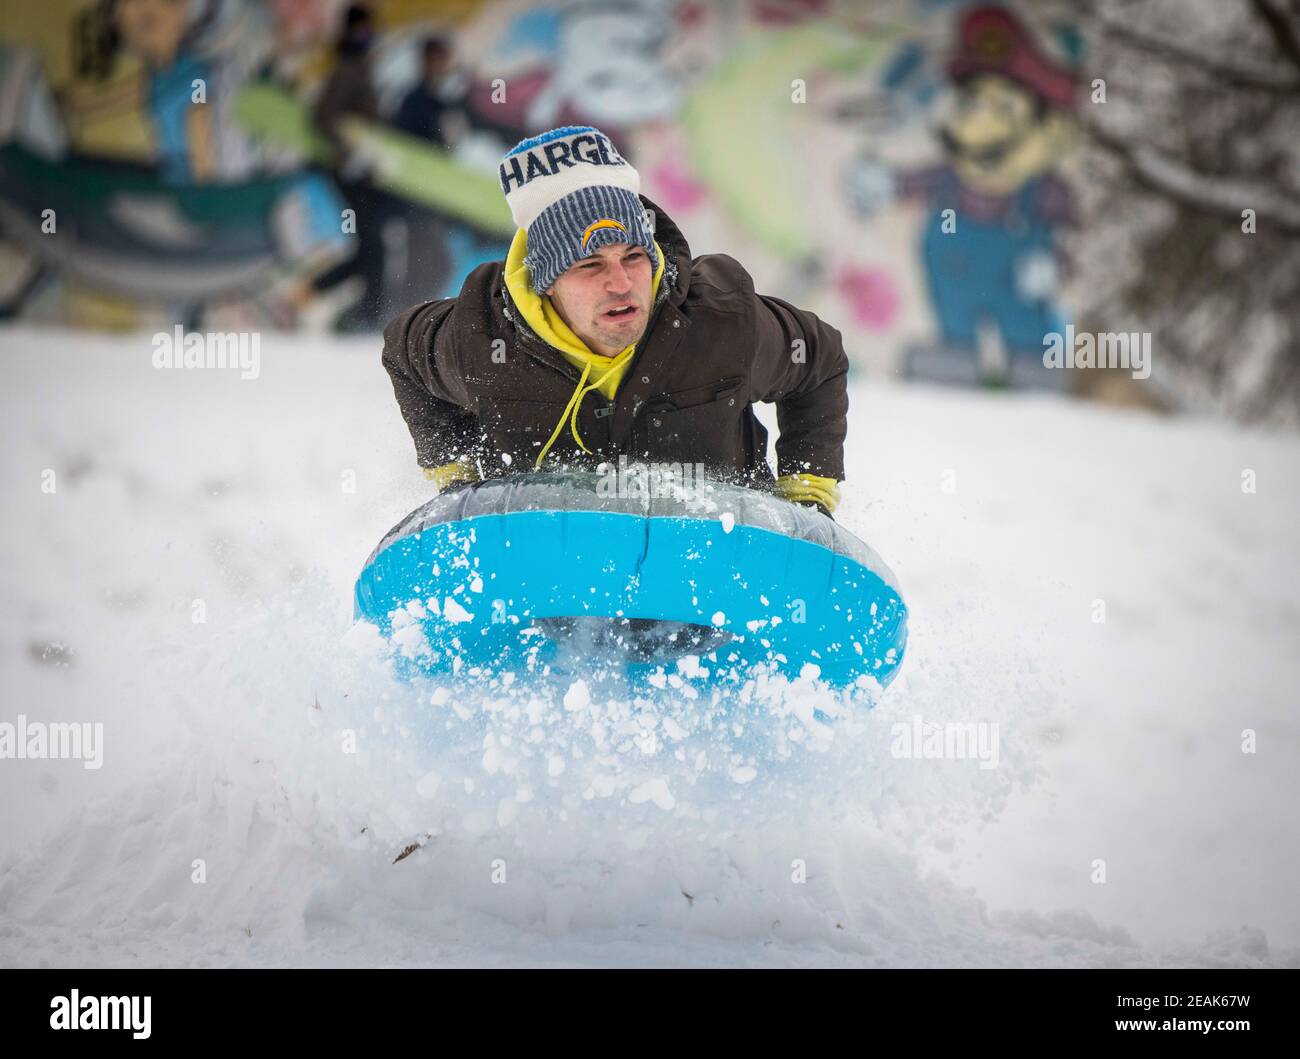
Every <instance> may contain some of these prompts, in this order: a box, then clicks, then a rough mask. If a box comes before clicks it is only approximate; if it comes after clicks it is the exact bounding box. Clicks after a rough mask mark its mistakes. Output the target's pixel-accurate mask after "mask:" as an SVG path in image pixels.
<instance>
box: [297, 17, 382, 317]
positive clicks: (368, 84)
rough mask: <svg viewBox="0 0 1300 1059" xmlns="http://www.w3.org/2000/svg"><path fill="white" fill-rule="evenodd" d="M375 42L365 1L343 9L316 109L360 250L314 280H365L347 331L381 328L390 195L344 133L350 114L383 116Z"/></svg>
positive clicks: (323, 285) (328, 285)
mask: <svg viewBox="0 0 1300 1059" xmlns="http://www.w3.org/2000/svg"><path fill="white" fill-rule="evenodd" d="M373 41H374V19H373V16H372V15H371V12H370V8H369V7H368V6H367V5H365V4H351V5H349V6H348V8H347V10H346V11H344V13H343V26H342V30H341V32H340V34H339V39H338V44H337V48H336V52H337V59H336V62H335V66H334V69H333V70H332V71H331V73H330V75H329V79H328V80H327V81H326V82H325V87H324V89H323V90H322V92H321V94H320V97H319V99H317V101H316V106H315V108H314V109H313V111H312V118H313V120H314V121H315V124H316V128H317V129H318V130H319V131H320V133H321V135H322V136H324V137H325V139H326V140H327V141H328V142H329V144H330V147H331V148H332V150H333V172H334V177H335V179H336V180H337V181H338V185H339V190H340V191H341V192H342V193H343V197H344V198H345V199H346V200H347V203H348V208H349V209H351V210H352V211H353V219H354V222H355V225H356V229H355V234H356V253H355V254H354V255H353V256H352V257H351V258H350V259H348V260H347V261H344V262H341V263H340V264H339V265H337V266H335V267H334V268H332V269H330V270H329V271H328V272H325V273H322V274H321V275H320V276H318V277H317V278H316V279H315V280H314V281H313V283H312V284H311V289H312V290H314V291H316V292H317V293H320V292H323V291H328V290H330V289H332V288H334V287H336V286H338V285H339V284H340V283H342V282H344V281H345V280H347V279H350V278H351V277H353V276H357V277H359V278H360V279H361V281H362V284H363V288H362V293H361V297H360V299H359V300H358V301H357V302H356V303H355V304H354V305H352V306H351V307H350V308H349V309H348V310H347V311H346V312H344V313H343V314H342V315H341V316H340V317H339V319H338V321H337V322H336V327H337V328H338V329H339V330H344V331H350V330H373V329H377V328H378V326H379V323H380V314H381V311H382V309H381V304H380V295H381V292H382V288H383V280H384V241H383V222H384V216H385V212H386V202H385V196H384V195H383V193H382V192H380V191H378V190H377V189H376V188H375V187H374V186H373V185H372V184H371V181H370V172H369V163H367V162H366V160H365V159H364V158H361V157H360V156H359V155H358V154H357V153H356V152H354V151H352V150H351V149H350V148H349V147H348V145H347V143H346V141H345V140H344V137H343V136H342V133H341V126H342V123H343V120H344V119H345V118H349V117H351V118H362V119H366V120H370V121H378V120H379V102H378V98H377V96H376V93H375V87H374V81H373V79H372V75H371V70H370V47H371V44H372V43H373Z"/></svg>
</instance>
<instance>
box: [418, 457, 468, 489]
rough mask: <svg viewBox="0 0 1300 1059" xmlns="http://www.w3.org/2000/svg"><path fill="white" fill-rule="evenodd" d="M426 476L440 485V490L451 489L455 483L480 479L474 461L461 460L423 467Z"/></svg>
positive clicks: (460, 483)
mask: <svg viewBox="0 0 1300 1059" xmlns="http://www.w3.org/2000/svg"><path fill="white" fill-rule="evenodd" d="M421 470H422V471H424V476H425V477H426V478H428V479H429V481H431V482H432V483H433V484H434V485H436V486H437V487H438V492H440V493H441V492H443V491H444V490H446V489H450V488H451V487H452V486H453V485H464V484H466V483H467V482H477V481H478V480H479V475H478V468H477V467H475V466H474V465H473V464H472V463H462V462H460V461H459V460H456V461H453V462H452V463H444V464H443V465H442V466H441V467H422V468H421Z"/></svg>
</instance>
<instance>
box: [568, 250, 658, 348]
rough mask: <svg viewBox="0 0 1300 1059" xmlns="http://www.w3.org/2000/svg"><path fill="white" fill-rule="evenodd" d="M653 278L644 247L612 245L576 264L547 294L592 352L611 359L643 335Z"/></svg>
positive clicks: (646, 323) (648, 313) (647, 321)
mask: <svg viewBox="0 0 1300 1059" xmlns="http://www.w3.org/2000/svg"><path fill="white" fill-rule="evenodd" d="M653 278H654V270H653V269H651V267H650V255H649V254H647V253H646V252H645V249H644V248H643V247H640V246H630V245H628V244H627V243H614V244H612V245H610V246H602V247H601V248H600V249H599V250H597V251H596V252H595V253H594V254H592V255H591V257H585V258H583V259H582V260H581V261H577V262H575V263H574V264H573V265H571V266H570V267H569V269H568V271H566V272H564V273H563V274H562V275H561V276H559V278H557V279H556V281H555V283H554V285H553V286H552V287H551V289H550V290H548V291H547V292H546V293H547V295H548V296H549V297H550V299H551V303H552V304H553V305H554V306H555V309H556V311H557V312H558V313H559V314H560V317H561V319H563V320H564V322H565V323H566V324H568V325H569V326H570V327H571V328H572V329H573V332H574V334H576V335H577V336H578V337H579V338H581V339H582V340H583V341H584V342H586V343H587V347H588V348H589V349H590V350H591V351H592V352H593V353H599V354H600V355H601V356H604V357H612V356H615V355H617V354H618V353H621V352H622V351H623V349H624V348H625V347H627V346H630V345H631V344H632V343H633V342H636V341H637V340H638V339H639V338H640V337H641V336H642V335H643V334H644V333H645V329H646V326H647V325H648V324H649V322H650V284H651V281H652V280H653Z"/></svg>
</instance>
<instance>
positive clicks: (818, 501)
mask: <svg viewBox="0 0 1300 1059" xmlns="http://www.w3.org/2000/svg"><path fill="white" fill-rule="evenodd" d="M776 495H777V496H779V497H781V499H783V500H789V501H790V502H792V503H795V504H802V505H803V506H804V507H815V508H817V510H818V511H820V512H821V513H822V514H823V515H825V516H826V517H827V518H832V517H833V514H832V513H833V512H834V511H835V508H836V507H838V506H839V502H840V483H839V482H837V481H836V480H835V479H834V478H821V477H818V476H817V475H815V474H783V475H782V476H781V477H780V478H778V479H777V480H776Z"/></svg>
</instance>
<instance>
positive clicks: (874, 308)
mask: <svg viewBox="0 0 1300 1059" xmlns="http://www.w3.org/2000/svg"><path fill="white" fill-rule="evenodd" d="M890 10H891V12H893V13H892V14H891V15H890V17H888V18H884V17H877V16H870V15H866V14H864V13H863V12H862V10H861V9H860V8H859V7H858V6H857V5H851V4H837V3H832V2H829V0H817V2H812V0H810V2H806V3H781V4H770V3H765V2H762V0H750V2H747V3H742V4H729V5H718V4H711V3H706V2H703V0H625V2H623V3H620V4H618V5H609V4H597V3H591V2H588V0H557V2H537V0H502V2H484V3H473V2H462V3H436V4H435V3H421V2H419V0H390V2H377V3H374V4H371V5H368V6H367V5H360V4H348V3H345V2H342V0H275V2H268V3H253V2H248V0H94V2H92V0H54V2H52V3H50V4H43V5H40V6H39V7H31V8H28V9H26V10H24V12H23V14H22V16H21V17H20V18H18V19H16V20H13V22H12V24H8V25H6V26H5V27H4V28H3V31H0V254H3V256H4V260H5V261H6V262H10V263H13V264H14V268H13V269H10V270H8V271H10V272H12V274H13V276H14V277H15V278H14V279H13V280H12V281H11V282H10V283H9V284H8V286H7V287H6V288H5V289H4V290H3V291H0V312H3V313H4V314H5V315H7V316H10V317H13V316H36V317H42V318H47V319H49V318H53V319H62V320H68V321H72V322H77V323H83V324H88V325H92V326H141V325H144V324H145V323H146V322H148V321H151V320H154V319H164V318H165V319H173V320H176V319H179V320H186V321H197V319H198V318H200V317H203V316H211V315H213V314H221V313H234V314H238V315H242V316H244V317H248V318H253V319H260V320H262V321H265V322H269V324H270V325H272V326H289V327H291V326H304V327H324V326H331V327H336V328H342V329H349V328H358V329H375V328H378V327H380V326H382V324H383V322H384V321H385V320H386V319H387V318H388V317H389V316H391V315H392V313H394V312H396V311H397V310H398V309H400V308H402V307H403V306H405V305H407V304H410V303H411V302H414V301H417V300H422V299H425V298H431V297H439V296H445V295H448V294H453V293H455V291H456V290H458V289H459V285H460V283H461V281H462V280H463V278H464V276H465V275H466V274H467V273H468V272H469V271H470V270H471V269H472V268H473V267H474V266H475V265H477V264H478V263H480V262H482V261H485V260H491V259H494V258H499V257H501V256H503V254H504V252H505V249H506V247H507V245H508V242H509V239H510V236H511V234H512V232H511V230H510V218H509V214H508V211H507V210H506V208H505V205H504V202H503V200H502V197H501V195H500V191H499V188H498V187H497V185H496V177H495V166H496V163H497V161H498V160H499V158H500V157H501V155H502V154H503V153H504V152H505V151H506V150H507V149H508V148H509V147H511V146H512V145H513V144H514V143H515V142H517V141H518V140H519V139H521V138H523V137H525V136H528V135H532V134H535V133H536V132H539V131H541V130H543V129H546V128H549V127H552V126H554V125H557V124H561V123H568V122H574V123H590V124H595V125H598V126H599V127H601V128H602V129H604V130H606V131H607V132H608V133H609V134H610V135H611V136H612V137H613V138H614V140H615V142H616V143H618V144H619V146H620V150H622V151H624V153H626V154H627V155H628V157H629V158H631V159H633V160H634V161H635V162H636V164H637V165H638V167H639V168H640V169H641V172H642V174H643V177H644V181H645V191H646V193H647V194H648V195H649V196H650V197H651V198H653V199H655V200H656V201H657V202H660V203H661V204H662V205H663V207H664V208H665V209H667V210H669V211H670V212H671V213H672V215H673V216H674V218H675V219H676V220H677V221H678V222H679V223H680V224H681V225H682V226H683V228H684V230H685V231H686V232H687V234H688V236H690V237H691V238H692V239H693V241H695V242H696V244H697V249H698V250H699V251H705V250H726V251H728V252H733V253H735V254H736V255H737V256H739V257H742V259H743V260H744V261H745V263H746V265H747V266H749V267H750V269H751V271H752V272H753V273H754V275H755V277H756V279H757V280H758V281H759V282H760V284H762V285H764V286H765V287H766V288H767V289H770V290H772V292H773V293H776V294H784V295H786V296H791V297H798V298H799V299H801V300H802V301H803V302H806V303H808V304H810V305H811V306H812V307H814V308H815V309H816V310H817V311H819V312H820V313H822V314H823V315H824V316H826V318H827V319H830V320H832V321H833V322H835V323H836V325H837V326H839V327H841V328H842V330H844V332H845V334H846V336H847V337H848V338H849V345H850V347H851V348H853V349H854V351H855V354H856V355H857V356H858V357H859V359H861V360H862V361H864V362H867V363H870V364H871V365H872V366H873V367H879V368H883V369H886V370H890V369H894V368H897V369H898V370H901V371H902V372H903V373H905V374H909V375H913V376H918V377H925V378H946V379H954V380H962V381H968V382H975V381H984V382H986V383H987V382H1003V383H1005V382H1010V383H1012V384H1015V385H1020V384H1024V385H1041V384H1046V382H1047V380H1043V379H1037V378H1035V377H1034V373H1033V371H1032V361H1033V359H1034V358H1031V357H1030V356H1029V353H1030V352H1031V351H1036V350H1041V339H1042V334H1043V332H1044V331H1045V330H1050V329H1051V328H1052V327H1055V326H1057V325H1058V324H1060V323H1061V322H1063V321H1064V319H1065V312H1064V310H1063V309H1062V307H1061V300H1062V299H1061V295H1060V290H1061V284H1062V277H1063V276H1064V275H1065V274H1066V268H1065V261H1064V257H1063V254H1062V251H1061V245H1060V244H1061V240H1060V233H1061V231H1062V230H1063V229H1064V228H1065V227H1066V226H1068V225H1069V224H1070V221H1071V198H1070V194H1069V191H1068V182H1067V180H1066V179H1065V178H1064V177H1063V176H1062V169H1063V168H1064V167H1065V166H1066V161H1065V160H1066V159H1067V158H1068V152H1067V147H1068V144H1069V141H1070V133H1071V125H1072V121H1071V106H1072V101H1073V90H1074V84H1075V82H1076V80H1077V74H1076V72H1075V70H1076V65H1077V54H1071V52H1070V47H1069V41H1068V33H1066V32H1064V31H1061V30H1060V27H1047V28H1043V27H1039V26H1035V27H1034V28H1031V24H1030V22H1029V21H1028V20H1027V19H1026V18H1023V17H1021V16H1020V15H1017V14H1016V13H1014V12H1012V11H1009V10H1006V9H1002V8H994V7H989V6H987V5H979V6H970V5H962V4H958V3H945V2H942V0H917V2H915V3H911V4H908V3H903V2H901V0H900V3H899V4H897V5H894V6H893V7H891V8H890ZM936 142H937V146H938V148H939V151H940V153H941V156H942V157H941V159H940V160H939V161H937V162H936V161H933V160H932V159H933V152H934V147H935V144H936ZM896 145H910V146H909V147H908V150H904V151H902V152H901V154H900V153H899V151H897V150H895V149H894V148H895V146H896ZM926 151H928V152H929V153H930V156H931V160H927V159H926V158H925V157H924V155H925V152H926ZM909 152H910V153H909ZM918 205H919V206H920V208H921V210H922V211H923V213H922V215H916V214H915V210H916V208H917V206H918ZM991 262H992V263H993V264H990V263H991ZM990 351H992V354H995V355H992V356H991V355H990ZM1060 374H1061V373H1057V375H1056V376H1054V377H1053V378H1052V379H1051V380H1050V381H1051V382H1052V383H1053V384H1055V383H1056V380H1057V379H1059V377H1060Z"/></svg>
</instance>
